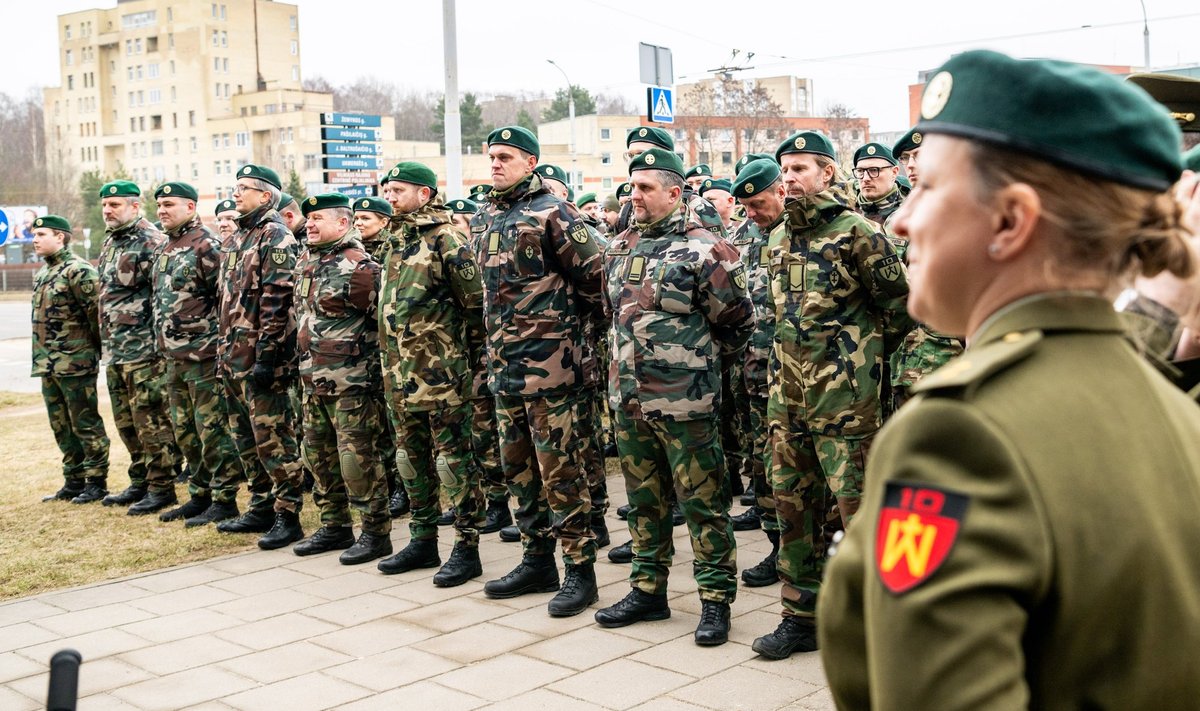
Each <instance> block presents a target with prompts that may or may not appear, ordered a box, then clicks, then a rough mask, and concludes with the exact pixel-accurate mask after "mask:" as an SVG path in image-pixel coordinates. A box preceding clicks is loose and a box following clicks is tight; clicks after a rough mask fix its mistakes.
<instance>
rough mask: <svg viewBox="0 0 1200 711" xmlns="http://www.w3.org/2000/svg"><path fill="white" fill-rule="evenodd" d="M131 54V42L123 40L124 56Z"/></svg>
mask: <svg viewBox="0 0 1200 711" xmlns="http://www.w3.org/2000/svg"><path fill="white" fill-rule="evenodd" d="M131 54H133V40H125V56H126V57H128V56H129V55H131Z"/></svg>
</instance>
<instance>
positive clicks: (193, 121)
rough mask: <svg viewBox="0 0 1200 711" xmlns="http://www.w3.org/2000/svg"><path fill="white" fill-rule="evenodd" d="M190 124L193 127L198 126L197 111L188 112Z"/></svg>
mask: <svg viewBox="0 0 1200 711" xmlns="http://www.w3.org/2000/svg"><path fill="white" fill-rule="evenodd" d="M188 126H190V127H192V128H195V127H196V112H195V111H189V112H188Z"/></svg>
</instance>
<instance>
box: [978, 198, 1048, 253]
mask: <svg viewBox="0 0 1200 711" xmlns="http://www.w3.org/2000/svg"><path fill="white" fill-rule="evenodd" d="M994 204H995V206H996V208H995V210H996V211H995V230H996V232H995V234H994V235H993V236H992V239H991V241H990V243H989V244H988V255H989V256H991V257H992V258H993V259H996V260H999V261H1008V260H1011V259H1013V258H1015V257H1017V256H1019V255H1020V254H1022V253H1024V252H1026V250H1028V248H1029V247H1030V245H1031V242H1032V241H1033V234H1034V231H1035V228H1036V227H1037V226H1038V224H1039V223H1040V218H1041V216H1042V200H1041V198H1040V197H1039V196H1038V192H1037V190H1035V189H1034V188H1033V187H1032V186H1029V185H1026V184H1025V183H1013V184H1011V185H1007V186H1005V187H1004V188H1002V189H1001V190H999V191H998V192H997V193H996V195H995V197H994Z"/></svg>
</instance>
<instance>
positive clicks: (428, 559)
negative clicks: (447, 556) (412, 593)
mask: <svg viewBox="0 0 1200 711" xmlns="http://www.w3.org/2000/svg"><path fill="white" fill-rule="evenodd" d="M441 564H442V557H441V556H440V555H438V547H437V539H436V538H425V539H422V540H419V541H409V542H408V545H407V546H404V547H403V548H401V549H400V552H399V553H397V554H396V555H394V556H392V557H391V558H384V559H383V560H381V561H379V564H378V565H377V566H375V567H377V568H379V572H381V573H383V574H384V575H395V574H396V573H407V572H408V571H410V570H416V569H417V568H435V567H437V566H439V565H441Z"/></svg>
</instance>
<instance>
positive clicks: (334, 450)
mask: <svg viewBox="0 0 1200 711" xmlns="http://www.w3.org/2000/svg"><path fill="white" fill-rule="evenodd" d="M301 209H302V210H303V212H304V216H305V217H306V218H307V220H308V222H307V225H308V228H307V232H308V234H307V238H306V242H307V244H308V248H307V249H306V250H305V251H304V252H303V253H302V254H301V256H300V259H299V260H298V261H297V266H296V274H295V280H294V283H295V284H296V287H295V303H296V320H297V326H296V334H297V335H296V347H297V350H298V351H299V355H300V379H301V381H302V382H303V384H304V441H303V445H302V449H301V452H302V454H303V457H304V459H305V461H306V462H307V463H308V466H309V468H310V469H311V470H312V472H313V477H314V478H315V481H314V485H313V502H314V503H315V504H316V505H317V508H319V509H320V511H321V528H320V529H318V530H317V532H316V533H314V534H313V535H312V537H311V538H309V539H307V540H305V541H301V542H300V543H297V544H296V546H295V547H294V548H293V549H292V551H293V552H294V553H295V554H296V555H300V556H304V555H313V554H315V553H325V552H328V551H332V550H343V551H344V552H343V553H342V554H341V557H340V558H339V559H338V560H339V561H340V562H341V563H342V564H343V565H357V564H359V563H366V562H368V561H371V560H375V559H376V558H381V557H383V556H385V555H389V554H391V552H392V540H391V538H390V536H389V534H390V533H391V531H392V519H391V517H390V516H389V515H388V511H387V482H386V481H384V478H383V467H382V465H381V464H380V462H379V458H378V456H377V453H376V451H375V440H376V436H377V433H378V432H379V431H380V430H381V429H382V427H381V426H380V421H379V420H380V416H381V412H380V409H379V402H378V399H377V398H376V397H375V396H374V395H373V393H374V392H378V391H379V390H380V375H379V334H378V322H377V321H376V318H377V314H376V304H377V303H378V289H379V264H378V263H377V262H375V261H374V260H373V259H371V255H370V254H368V253H367V250H366V248H365V247H364V246H363V244H362V242H360V241H359V239H358V231H357V230H355V229H354V228H353V227H351V221H352V220H353V213H352V212H351V210H350V199H349V198H347V197H346V196H345V195H342V194H340V193H328V194H324V195H314V196H312V197H310V198H308V199H307V200H305V201H304V205H303V206H302V208H301ZM351 507H353V508H354V509H356V510H357V511H358V512H359V514H360V515H361V516H362V533H361V534H360V535H359V537H358V540H357V541H356V540H355V539H354V531H353V529H352V528H351V521H350V508H351Z"/></svg>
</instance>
